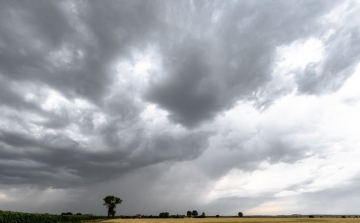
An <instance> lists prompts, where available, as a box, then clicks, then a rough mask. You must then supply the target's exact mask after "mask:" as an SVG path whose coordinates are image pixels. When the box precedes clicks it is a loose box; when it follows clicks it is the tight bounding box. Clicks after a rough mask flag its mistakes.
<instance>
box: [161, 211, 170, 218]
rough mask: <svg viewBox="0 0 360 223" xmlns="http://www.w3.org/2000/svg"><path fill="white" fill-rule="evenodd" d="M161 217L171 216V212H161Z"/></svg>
mask: <svg viewBox="0 0 360 223" xmlns="http://www.w3.org/2000/svg"><path fill="white" fill-rule="evenodd" d="M159 218H169V212H161V213H160V214H159Z"/></svg>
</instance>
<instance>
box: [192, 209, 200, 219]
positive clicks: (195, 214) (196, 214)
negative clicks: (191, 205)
mask: <svg viewBox="0 0 360 223" xmlns="http://www.w3.org/2000/svg"><path fill="white" fill-rule="evenodd" d="M192 215H193V216H194V218H196V217H197V216H198V215H199V214H198V212H197V211H196V210H193V212H192Z"/></svg>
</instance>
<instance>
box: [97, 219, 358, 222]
mask: <svg viewBox="0 0 360 223" xmlns="http://www.w3.org/2000/svg"><path fill="white" fill-rule="evenodd" d="M182 222H184V223H262V222H265V223H282V222H284V223H313V222H314V223H316V222H318V223H326V222H328V223H360V218H205V219H204V218H196V219H194V218H182V219H173V218H168V219H112V220H106V221H99V223H182Z"/></svg>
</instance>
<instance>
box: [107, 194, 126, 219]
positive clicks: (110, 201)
mask: <svg viewBox="0 0 360 223" xmlns="http://www.w3.org/2000/svg"><path fill="white" fill-rule="evenodd" d="M121 202H122V200H121V199H120V198H118V197H115V196H112V195H111V196H107V197H105V198H104V205H105V206H106V208H107V209H108V217H110V216H112V217H114V216H115V213H116V211H115V209H116V205H117V204H121Z"/></svg>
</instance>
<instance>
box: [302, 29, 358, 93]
mask: <svg viewBox="0 0 360 223" xmlns="http://www.w3.org/2000/svg"><path fill="white" fill-rule="evenodd" d="M334 32H335V33H334V34H333V35H332V36H331V37H330V38H329V40H327V41H325V43H324V45H325V51H326V54H325V55H326V56H325V59H324V60H323V61H321V62H319V63H316V64H314V63H312V64H309V65H308V66H307V67H306V68H305V70H304V71H303V72H302V73H300V74H299V75H298V77H297V79H298V80H297V84H298V87H299V88H298V90H299V93H306V94H319V93H320V94H321V93H327V92H333V91H336V90H338V89H339V88H340V87H341V86H342V84H343V83H344V82H345V81H346V80H347V78H348V77H349V76H351V75H352V74H353V71H354V70H355V67H356V65H357V63H358V62H359V61H360V57H359V54H358V52H359V50H360V35H359V33H360V30H359V29H358V27H352V26H351V25H348V26H344V27H341V28H337V29H336V31H334Z"/></svg>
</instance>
